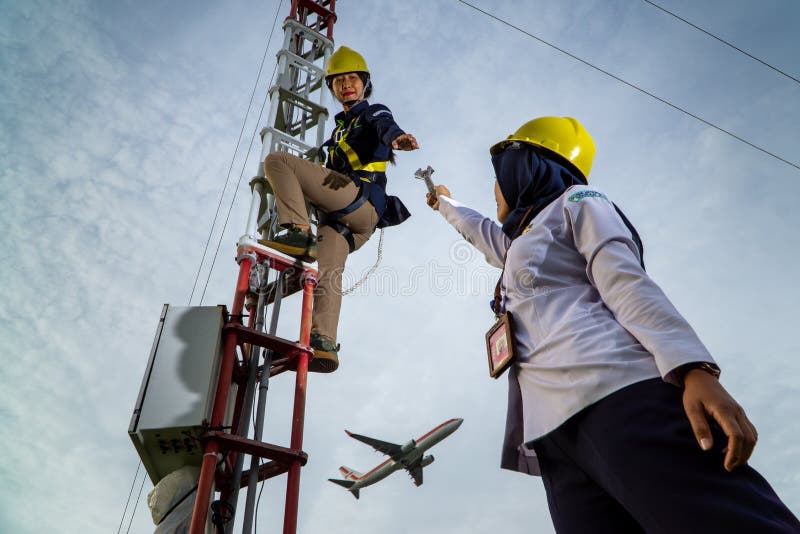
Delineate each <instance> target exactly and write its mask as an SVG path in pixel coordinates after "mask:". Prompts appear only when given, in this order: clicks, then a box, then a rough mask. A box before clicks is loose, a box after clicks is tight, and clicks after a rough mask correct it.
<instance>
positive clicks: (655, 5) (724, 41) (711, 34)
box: [642, 0, 800, 83]
mask: <svg viewBox="0 0 800 534" xmlns="http://www.w3.org/2000/svg"><path fill="white" fill-rule="evenodd" d="M642 1H644V2H646V3H648V4H650V5H651V6H653V7H655V8H656V9H660V10H661V11H663V12H664V13H666V14H667V15H671V16H672V17H675V18H676V19H678V20H680V21H681V22H684V23H686V24H688V25H689V26H691V27H692V28H694V29H695V30H699V31H701V32H703V33H704V34H706V35H708V36H709V37H713V38H714V39H716V40H717V41H719V42H720V43H723V44H725V45H728V46H729V47H731V48H733V49H734V50H736V51H737V52H741V53H742V54H744V55H745V56H747V57H749V58H750V59H753V60H755V61H758V62H759V63H761V64H762V65H764V66H765V67H769V68H770V69H772V70H774V71H775V72H777V73H778V74H782V75H784V76H786V77H787V78H789V79H790V80H794V81H795V82H797V83H800V80H798V79H797V78H795V77H794V76H792V75H790V74H787V73H785V72H783V71H782V70H781V69H779V68H778V67H775V66H773V65H770V64H769V63H767V62H766V61H764V60H763V59H759V58H757V57H756V56H754V55H752V54H750V53H749V52H746V51H745V50H742V49H741V48H739V47H738V46H736V45H735V44H733V43H729V42H728V41H726V40H725V39H723V38H722V37H719V36H718V35H714V34H713V33H711V32H710V31H708V30H705V29H703V28H701V27H700V26H698V25H696V24H693V23H691V22H689V21H688V20H686V19H685V18H683V17H681V16H680V15H677V14H675V13H673V12H672V11H670V10H668V9H666V8H664V7H662V6H660V5H658V4H656V3H655V2H651V1H650V0H642Z"/></svg>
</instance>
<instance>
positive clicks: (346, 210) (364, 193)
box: [320, 178, 372, 224]
mask: <svg viewBox="0 0 800 534" xmlns="http://www.w3.org/2000/svg"><path fill="white" fill-rule="evenodd" d="M361 180H362V181H361V183H360V184H359V185H360V187H359V188H358V196H357V197H356V199H355V200H354V201H353V202H351V203H350V204H348V205H347V206H345V207H343V208H342V209H340V210H336V211H328V212H324V211H320V214H323V217H322V219H330V220H334V221H338V220H339V219H341V218H342V217H344V216H345V215H349V214H350V213H353V212H354V211H356V210H357V209H358V208H360V207H361V205H362V204H364V202H366V201H367V200H368V199H369V190H370V187H372V183H371V182H369V181H368V180H369V179H368V178H361ZM365 180H366V181H365ZM323 224H324V223H323Z"/></svg>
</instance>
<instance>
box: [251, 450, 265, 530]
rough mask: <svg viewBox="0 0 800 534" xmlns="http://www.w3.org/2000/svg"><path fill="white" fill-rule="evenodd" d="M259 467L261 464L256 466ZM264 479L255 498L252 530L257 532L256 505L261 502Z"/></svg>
mask: <svg viewBox="0 0 800 534" xmlns="http://www.w3.org/2000/svg"><path fill="white" fill-rule="evenodd" d="M258 468H259V469H261V465H260V464H259V466H258ZM264 482H265V481H264V480H262V481H261V487H260V488H259V489H258V498H257V499H256V512H255V514H254V515H253V532H258V505H259V504H260V503H261V492H262V491H264Z"/></svg>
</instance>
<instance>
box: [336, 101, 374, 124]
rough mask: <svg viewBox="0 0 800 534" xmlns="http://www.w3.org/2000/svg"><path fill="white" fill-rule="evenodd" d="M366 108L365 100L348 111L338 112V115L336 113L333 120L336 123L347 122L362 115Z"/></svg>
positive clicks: (367, 103) (367, 104) (367, 105)
mask: <svg viewBox="0 0 800 534" xmlns="http://www.w3.org/2000/svg"><path fill="white" fill-rule="evenodd" d="M368 107H369V102H367V101H366V100H362V101H361V102H359V103H358V104H356V105H355V106H353V107H352V108H350V109H349V110H348V111H340V112H339V113H337V114H336V115H335V116H334V119H336V120H337V121H347V120H349V119H351V118H353V117H357V116H359V115H361V114H362V113H364V111H366V109H367V108H368Z"/></svg>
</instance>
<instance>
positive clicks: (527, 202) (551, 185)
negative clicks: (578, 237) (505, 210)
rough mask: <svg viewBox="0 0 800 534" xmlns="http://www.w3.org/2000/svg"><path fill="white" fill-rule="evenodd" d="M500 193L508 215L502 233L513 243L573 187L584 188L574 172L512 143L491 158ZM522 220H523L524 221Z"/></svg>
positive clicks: (523, 146) (532, 150) (529, 148)
mask: <svg viewBox="0 0 800 534" xmlns="http://www.w3.org/2000/svg"><path fill="white" fill-rule="evenodd" d="M492 165H493V166H494V172H495V176H497V181H498V183H499V184H500V192H501V193H503V198H504V199H505V200H506V203H507V204H508V207H509V208H511V212H510V213H509V214H508V218H507V219H506V220H505V222H504V223H503V232H504V233H505V234H506V235H507V236H508V237H509V238H510V239H514V238H515V237H517V235H518V233H519V232H520V231H522V229H523V228H525V226H527V224H528V223H529V222H530V221H531V220H533V218H534V217H536V215H537V214H538V213H539V212H540V211H542V210H543V209H544V208H545V207H546V206H547V205H548V204H550V203H551V202H552V201H554V200H555V199H557V198H558V197H560V196H561V194H562V193H563V192H564V191H566V190H567V188H569V187H572V186H573V185H586V182H585V181H584V180H583V179H582V178H579V177H578V176H579V175H578V174H577V173H576V172H574V171H571V170H568V169H567V167H566V166H564V165H561V164H559V163H557V162H555V161H554V159H551V158H546V157H542V156H541V155H540V154H539V153H538V152H537V151H536V150H535V149H534V148H533V147H532V146H530V145H526V144H522V143H513V144H512V145H511V146H509V147H508V148H507V149H505V150H503V151H502V152H500V153H498V154H495V155H494V156H492ZM523 219H525V220H524V221H523Z"/></svg>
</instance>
